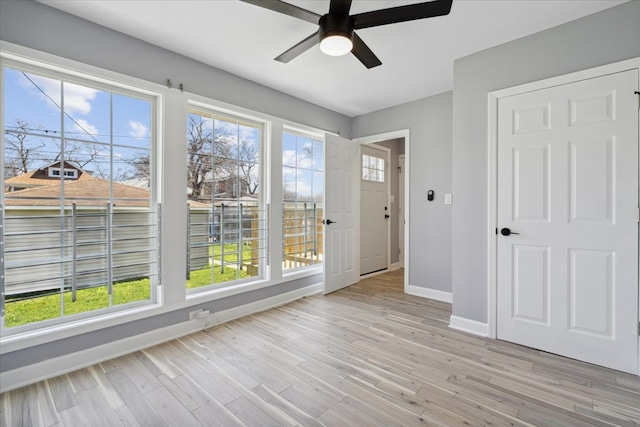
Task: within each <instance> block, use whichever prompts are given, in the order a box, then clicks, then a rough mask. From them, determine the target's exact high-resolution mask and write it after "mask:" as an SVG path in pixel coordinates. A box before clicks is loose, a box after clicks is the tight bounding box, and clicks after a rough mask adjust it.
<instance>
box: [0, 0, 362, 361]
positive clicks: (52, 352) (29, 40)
mask: <svg viewBox="0 0 640 427" xmlns="http://www.w3.org/2000/svg"><path fill="white" fill-rule="evenodd" d="M0 39H1V40H3V41H6V42H11V43H15V44H18V45H22V46H25V47H29V48H33V49H37V50H40V51H43V52H47V53H51V54H54V55H58V56H61V57H64V58H69V59H72V60H76V61H79V62H82V63H85V64H89V65H93V66H97V67H101V68H104V69H107V70H112V71H116V72H119V73H122V74H127V75H130V76H133V77H137V78H140V79H144V80H147V81H150V82H155V83H160V84H163V83H164V82H165V81H166V79H167V78H170V79H171V80H172V81H173V82H174V84H175V85H177V84H178V83H184V85H185V89H186V90H187V91H189V92H191V93H196V94H198V95H203V96H207V97H211V98H213V99H216V100H219V101H224V102H228V103H231V104H234V105H237V106H240V107H244V108H249V109H252V110H255V111H259V112H261V113H266V114H270V115H273V116H276V117H280V118H283V119H287V120H291V121H294V122H298V123H301V124H305V125H309V126H314V127H317V128H320V129H327V130H331V131H334V132H339V133H340V134H342V135H349V134H350V133H351V119H350V118H349V117H347V116H344V115H342V114H338V113H335V112H333V111H330V110H327V109H325V108H321V107H318V106H316V105H313V104H311V103H308V102H305V101H302V100H300V99H297V98H294V97H292V96H289V95H286V94H283V93H281V92H277V91H275V90H273V89H270V88H267V87H265V86H261V85H258V84H256V83H253V82H250V81H248V80H245V79H242V78H240V77H237V76H234V75H232V74H229V73H226V72H224V71H221V70H218V69H215V68H212V67H209V66H206V65H204V64H202V63H200V62H196V61H193V60H191V59H188V58H186V57H184V56H181V55H178V54H175V53H173V52H169V51H167V50H163V49H161V48H159V47H157V46H154V45H151V44H148V43H145V42H143V41H141V40H137V39H134V38H131V37H128V36H125V35H123V34H121V33H117V32H114V31H112V30H109V29H106V28H104V27H100V26H98V25H95V24H92V23H90V22H88V21H85V20H82V19H80V18H77V17H74V16H72V15H69V14H66V13H63V12H60V11H58V10H56V9H53V8H50V7H48V6H45V5H43V4H40V3H37V2H35V1H32V0H19V1H7V0H2V1H0ZM165 209H171V207H170V206H165ZM179 209H183V207H182V206H180V208H179ZM321 280H322V276H321V275H316V276H312V277H307V278H305V279H301V280H297V281H294V282H289V283H284V284H280V285H277V286H272V287H268V288H264V289H260V290H256V291H253V292H249V293H245V294H241V295H235V296H233V297H229V298H224V299H221V300H217V301H214V302H212V303H208V304H203V305H202V306H201V307H203V308H206V309H209V310H211V311H212V312H216V311H220V310H224V309H228V308H232V307H235V306H239V305H242V304H247V303H251V302H254V301H259V300H262V299H264V298H268V297H271V296H274V295H278V294H281V293H284V292H289V291H292V290H295V289H299V288H302V287H304V286H309V285H311V284H315V283H318V282H320V281H321ZM191 310H194V308H193V307H190V308H187V309H181V310H176V311H173V312H170V313H167V314H163V315H159V316H155V317H151V318H147V319H144V320H140V321H136V322H131V323H127V324H124V325H120V326H117V327H113V328H106V329H103V330H100V331H96V332H92V333H88V334H84V335H79V336H74V337H71V338H67V339H64V340H59V341H54V342H51V343H48V344H44V345H40V346H37V347H32V348H26V349H23V350H18V351H15V352H11V353H7V354H3V355H2V358H1V359H2V363H1V364H0V371H1V372H5V371H8V370H12V369H16V368H19V367H23V366H27V365H29V364H32V363H36V362H40V361H43V360H47V359H51V358H53V357H57V356H62V355H65V354H70V353H72V352H76V351H80V350H83V349H87V348H90V347H93V346H95V345H98V344H105V343H108V342H111V341H114V340H118V339H123V338H126V337H129V336H134V335H137V334H140V333H144V332H147V331H151V330H154V329H157V328H161V327H165V326H169V325H173V324H176V323H178V322H181V321H184V319H187V318H188V315H187V313H188V312H189V311H191Z"/></svg>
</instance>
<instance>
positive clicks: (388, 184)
mask: <svg viewBox="0 0 640 427" xmlns="http://www.w3.org/2000/svg"><path fill="white" fill-rule="evenodd" d="M354 141H355V142H358V141H356V140H354ZM360 145H368V146H372V145H373V146H374V147H373V148H374V149H376V150H380V151H384V156H385V157H384V161H385V166H384V167H385V171H384V173H385V175H384V177H385V182H384V184H385V186H384V187H385V193H386V194H385V205H386V206H387V209H389V211H390V210H391V206H390V203H389V200H390V198H391V170H390V165H391V148H387V147H383V146H381V145H377V144H376V143H375V142H367V143H360ZM359 164H360V177H359V179H360V203H361V204H362V151H360V161H359ZM360 220H362V208H361V209H360ZM360 224H362V221H360ZM386 225H387V247H386V248H385V249H386V250H387V265H386V266H385V270H383V271H374V272H372V273H369V274H365V275H363V276H362V277H366V276H370V275H375V274H381V273H387V272H388V271H389V269H390V267H391V221H386ZM360 239H361V240H362V229H361V231H360ZM360 256H361V257H362V251H360ZM360 274H362V269H360Z"/></svg>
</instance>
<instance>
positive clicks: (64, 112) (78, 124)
mask: <svg viewBox="0 0 640 427" xmlns="http://www.w3.org/2000/svg"><path fill="white" fill-rule="evenodd" d="M22 75H23V76H25V77H26V79H27V80H29V81H30V82H31V84H32V85H34V86H35V87H36V89H38V90H39V91H40V92H41V93H42V94H43V95H44V96H46V97H47V98H48V99H49V100H50V101H51V102H52V103H53V105H55V106H56V107H58V109H59V110H60V112H62V114H64V115H65V116H67V117H69V118H70V119H71V121H72V122H73V123H75V124H76V126H78V127H79V128H80V129H82V131H84V132H85V133H86V134H87V135H89V136H90V137H91V138H92V139H93V140H94V141H95V142H98V140H97V139H96V138H95V137H94V136H93V135H92V134H91V133H89V131H87V130H86V129H85V128H83V127H82V125H81V124H80V123H78V122H77V121H76V119H74V118H73V117H71V115H69V113H67V112H66V111H64V110H63V109H62V107H61V106H60V105H58V104H57V103H56V101H54V100H53V98H51V97H50V96H49V95H48V94H47V93H46V92H45V91H44V90H42V88H41V87H40V86H38V85H37V84H36V82H34V81H33V80H31V77H29V76H28V75H27V73H25V72H24V71H22Z"/></svg>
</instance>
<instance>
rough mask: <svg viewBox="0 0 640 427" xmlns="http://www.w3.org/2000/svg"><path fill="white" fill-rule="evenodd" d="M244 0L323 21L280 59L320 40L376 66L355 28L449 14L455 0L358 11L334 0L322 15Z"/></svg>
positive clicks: (335, 52) (330, 49)
mask: <svg viewBox="0 0 640 427" xmlns="http://www.w3.org/2000/svg"><path fill="white" fill-rule="evenodd" d="M241 1H243V2H245V3H251V4H253V5H256V6H260V7H263V8H265V9H269V10H273V11H275V12H279V13H283V14H285V15H289V16H292V17H294V18H298V19H302V20H303V21H307V22H311V23H312V24H316V25H319V29H318V31H316V32H315V33H313V34H312V35H310V36H309V37H307V38H306V39H304V40H302V41H301V42H300V43H298V44H296V45H295V46H293V47H292V48H290V49H288V50H287V51H285V52H284V53H282V54H281V55H279V56H278V57H276V58H275V60H276V61H280V62H285V63H286V62H289V61H291V60H292V59H294V58H296V57H298V56H299V55H301V54H302V53H304V52H306V51H307V50H308V49H310V48H311V47H313V46H315V45H316V44H317V43H320V50H322V51H323V52H324V53H326V54H327V55H332V56H341V55H345V54H347V53H349V52H351V53H353V54H354V55H355V57H356V58H358V59H359V60H360V62H362V63H363V64H364V66H365V67H367V68H373V67H377V66H378V65H381V64H382V62H380V60H379V59H378V57H377V56H376V55H375V54H374V53H373V52H372V51H371V49H369V47H368V46H367V45H366V44H365V43H364V42H363V41H362V39H361V38H360V37H359V36H358V35H357V34H356V33H355V31H354V30H360V29H363V28H371V27H378V26H381V25H387V24H395V23H398V22H406V21H413V20H416V19H424V18H432V17H435V16H443V15H448V14H449V11H450V10H451V2H452V1H453V0H433V1H429V2H424V3H416V4H409V5H405V6H398V7H391V8H388V9H380V10H374V11H371V12H364V13H358V14H355V15H349V9H351V1H352V0H331V3H330V5H329V13H327V14H326V15H322V16H320V15H318V14H316V13H314V12H311V11H309V10H306V9H303V8H301V7H298V6H294V5H292V4H291V3H286V2H284V1H281V0H241Z"/></svg>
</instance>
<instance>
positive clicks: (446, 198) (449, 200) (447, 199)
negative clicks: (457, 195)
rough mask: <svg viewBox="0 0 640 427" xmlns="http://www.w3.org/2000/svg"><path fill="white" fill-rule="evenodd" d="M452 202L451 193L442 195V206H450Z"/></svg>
mask: <svg viewBox="0 0 640 427" xmlns="http://www.w3.org/2000/svg"><path fill="white" fill-rule="evenodd" d="M452 202H453V199H452V197H451V193H447V194H445V195H444V204H445V205H450V204H451V203H452Z"/></svg>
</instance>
